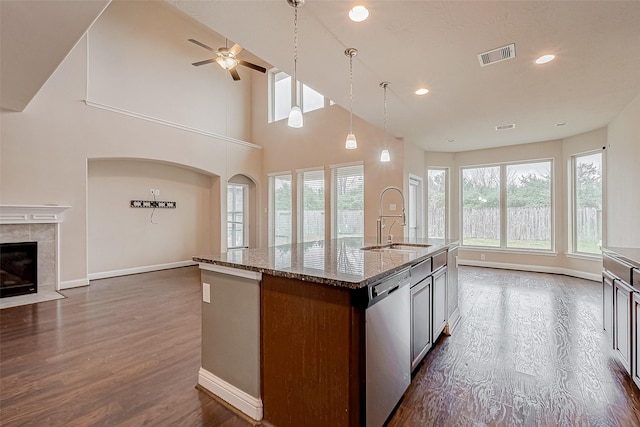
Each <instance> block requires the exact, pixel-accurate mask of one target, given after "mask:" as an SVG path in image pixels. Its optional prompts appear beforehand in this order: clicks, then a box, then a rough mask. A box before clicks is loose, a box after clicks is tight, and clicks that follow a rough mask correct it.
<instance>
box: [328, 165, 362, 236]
mask: <svg viewBox="0 0 640 427" xmlns="http://www.w3.org/2000/svg"><path fill="white" fill-rule="evenodd" d="M331 168H332V171H331V185H332V203H331V207H332V215H331V224H332V227H331V228H332V236H333V237H334V238H339V237H364V166H363V165H362V164H357V165H342V166H332V167H331Z"/></svg>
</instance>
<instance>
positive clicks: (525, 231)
mask: <svg viewBox="0 0 640 427" xmlns="http://www.w3.org/2000/svg"><path fill="white" fill-rule="evenodd" d="M506 172H507V247H509V248H523V249H546V250H551V161H545V162H538V163H522V164H515V165H507V170H506Z"/></svg>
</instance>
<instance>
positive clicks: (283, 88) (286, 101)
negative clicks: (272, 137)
mask: <svg viewBox="0 0 640 427" xmlns="http://www.w3.org/2000/svg"><path fill="white" fill-rule="evenodd" d="M271 78H272V80H273V90H272V93H271V99H272V111H273V113H272V114H273V121H274V122H277V121H278V120H282V119H286V118H287V117H289V111H290V110H291V76H289V75H288V74H285V73H283V72H282V71H278V72H275V73H272V74H271Z"/></svg>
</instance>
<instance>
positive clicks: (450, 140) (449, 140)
mask: <svg viewBox="0 0 640 427" xmlns="http://www.w3.org/2000/svg"><path fill="white" fill-rule="evenodd" d="M447 142H456V140H455V139H447Z"/></svg>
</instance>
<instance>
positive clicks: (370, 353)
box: [365, 269, 411, 427]
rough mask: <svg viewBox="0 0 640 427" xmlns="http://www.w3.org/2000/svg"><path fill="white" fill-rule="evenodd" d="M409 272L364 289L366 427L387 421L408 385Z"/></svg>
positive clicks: (409, 342)
mask: <svg viewBox="0 0 640 427" xmlns="http://www.w3.org/2000/svg"><path fill="white" fill-rule="evenodd" d="M409 283H410V274H409V269H406V270H402V271H401V272H399V273H395V274H394V275H393V276H391V277H388V278H386V279H384V280H382V281H381V282H378V283H375V284H373V285H371V286H369V288H368V304H367V309H366V311H365V322H366V323H365V327H366V356H365V357H366V370H367V372H366V378H367V386H366V416H367V426H368V427H380V426H382V425H383V424H384V422H385V421H386V420H387V418H388V417H389V415H390V414H391V412H392V411H393V409H394V408H395V406H396V404H397V403H398V401H400V398H401V397H402V395H403V394H404V392H405V390H406V389H407V387H409V384H410V383H411V309H410V294H409Z"/></svg>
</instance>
